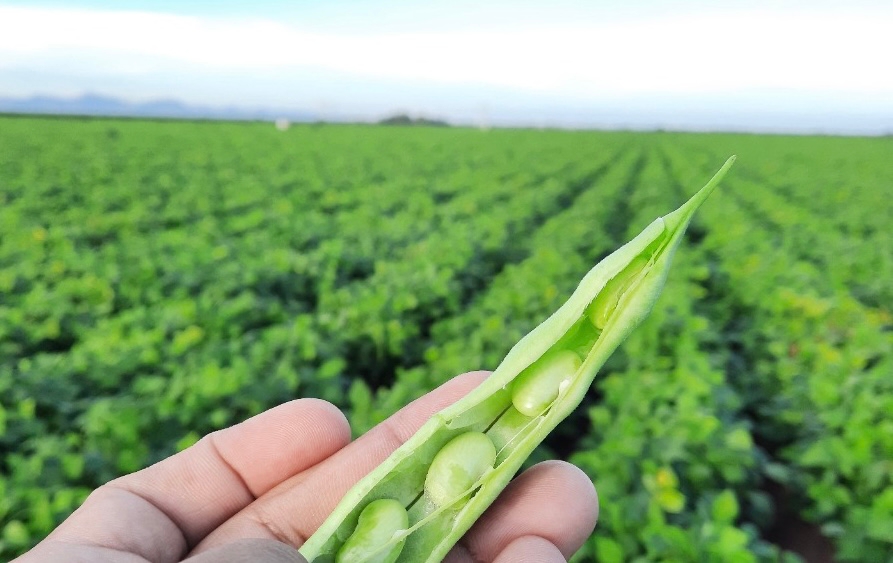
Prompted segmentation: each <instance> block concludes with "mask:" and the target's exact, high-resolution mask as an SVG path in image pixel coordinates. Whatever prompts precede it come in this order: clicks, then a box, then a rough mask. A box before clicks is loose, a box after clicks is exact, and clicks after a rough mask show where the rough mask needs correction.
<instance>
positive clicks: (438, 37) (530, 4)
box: [0, 0, 893, 133]
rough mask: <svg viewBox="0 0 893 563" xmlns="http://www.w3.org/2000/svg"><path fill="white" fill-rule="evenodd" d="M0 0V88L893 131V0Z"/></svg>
mask: <svg viewBox="0 0 893 563" xmlns="http://www.w3.org/2000/svg"><path fill="white" fill-rule="evenodd" d="M843 4H844V3H842V2H822V1H813V2H791V1H785V0H776V1H772V2H764V1H760V0H752V1H749V2H738V1H730V2H715V1H714V2H705V1H697V0H689V1H683V2H657V1H626V2H608V1H601V2H596V1H588V2H582V1H571V0H553V1H551V2H534V1H528V0H521V1H515V2H507V1H498V2H483V1H481V0H477V1H471V0H459V1H452V2H444V1H437V0H433V1H427V2H419V1H416V2H410V1H406V0H353V1H327V2H323V1H312V2H308V1H291V2H282V1H274V0H259V1H254V2H236V1H232V0H218V1H214V2H211V1H204V2H175V1H172V0H165V1H148V0H144V1H136V2H126V1H112V0H93V1H71V2H62V1H55V2H53V1H48V2H40V1H37V2H4V1H3V0H0V97H3V96H13V97H23V96H29V95H34V94H49V95H60V96H77V95H79V94H82V93H84V92H98V93H103V94H108V95H113V96H118V97H121V98H125V99H128V100H133V101H141V100H149V99H155V98H176V99H180V100H183V101H186V102H190V103H196V104H204V105H211V106H223V105H238V106H243V107H275V108H282V109H283V110H287V109H291V110H309V111H311V112H316V113H318V114H319V115H321V116H326V115H341V116H350V117H356V118H360V119H376V118H378V117H381V116H383V115H387V114H389V113H392V112H395V111H408V112H410V113H415V114H425V115H430V116H436V117H445V118H448V119H451V120H453V121H457V122H464V123H474V122H479V121H488V122H490V123H494V124H518V125H563V126H633V127H655V126H662V127H674V128H690V129H722V128H736V129H747V128H751V129H754V130H795V131H810V130H812V131H841V132H874V133H882V132H888V131H890V130H893V73H890V72H889V71H888V70H887V69H888V68H889V65H890V56H891V53H893V34H891V33H890V31H889V30H890V29H893V5H891V3H890V2H877V1H849V2H847V3H846V6H845V7H844V6H843Z"/></svg>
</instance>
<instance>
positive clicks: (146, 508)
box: [15, 372, 598, 563]
mask: <svg viewBox="0 0 893 563" xmlns="http://www.w3.org/2000/svg"><path fill="white" fill-rule="evenodd" d="M487 375H488V374H487V372H472V373H467V374H464V375H460V376H458V377H456V378H454V379H452V380H450V381H449V382H447V383H445V384H444V385H442V386H441V387H439V388H438V389H436V390H434V391H432V392H431V393H429V394H427V395H425V396H424V397H421V398H420V399H418V400H416V401H414V402H412V403H410V404H409V405H407V406H406V407H404V408H403V409H402V410H400V411H399V412H397V413H396V414H394V415H393V416H392V417H390V418H389V419H388V420H386V421H385V422H383V423H381V424H379V425H378V426H376V427H375V428H374V429H372V430H371V431H369V432H368V433H366V434H365V435H363V436H362V437H360V438H358V439H357V440H355V441H353V442H351V434H350V427H349V426H348V423H347V420H346V419H345V417H344V415H343V414H342V413H341V411H339V410H338V409H337V408H336V407H334V406H333V405H331V404H330V403H327V402H325V401H321V400H318V399H297V400H294V401H291V402H289V403H285V404H283V405H280V406H278V407H275V408H273V409H270V410H268V411H266V412H264V413H261V414H259V415H257V416H255V417H253V418H250V419H248V420H246V421H245V422H242V423H241V424H237V425H235V426H232V427H230V428H227V429H224V430H220V431H217V432H214V433H212V434H209V435H207V436H205V437H204V438H203V439H202V440H200V441H199V442H198V443H196V444H195V445H193V446H192V447H190V448H188V449H186V450H185V451H183V452H181V453H178V454H176V455H174V456H172V457H170V458H168V459H165V460H163V461H161V462H159V463H157V464H155V465H153V466H151V467H148V468H146V469H143V470H142V471H139V472H137V473H133V474H130V475H126V476H124V477H120V478H118V479H115V480H114V481H111V482H109V483H107V484H105V485H103V486H102V487H99V488H98V489H96V490H95V491H94V492H93V493H92V494H91V495H90V496H89V497H88V498H87V500H86V501H85V502H84V504H83V505H82V506H81V507H80V508H78V509H77V510H76V511H75V512H74V513H73V514H72V515H71V516H70V517H69V518H68V519H67V520H65V521H64V522H63V523H62V524H61V525H60V526H59V527H58V528H56V529H55V530H54V531H53V532H52V533H51V534H50V535H49V536H48V537H47V538H46V539H44V540H43V541H42V542H41V543H40V544H38V545H37V546H35V547H34V548H33V549H32V550H31V551H29V552H28V553H25V554H24V555H22V556H21V557H20V558H18V559H16V560H15V561H16V562H17V563H37V562H41V563H48V562H51V563H53V562H62V561H65V562H76V561H77V562H80V561H83V562H87V561H91V562H92V561H106V562H122V563H123V562H127V563H138V562H146V561H151V562H153V563H155V562H158V563H168V562H174V561H183V560H184V559H185V560H188V561H189V562H190V563H209V562H211V561H215V562H224V563H237V562H243V561H244V562H247V561H261V562H277V563H278V562H280V561H281V562H291V563H297V562H302V563H303V562H304V559H303V558H302V557H301V556H300V555H299V554H298V552H297V550H296V548H297V547H300V546H301V545H302V544H303V543H304V541H305V540H306V539H307V538H308V537H309V536H310V535H311V534H312V533H313V531H314V530H316V529H317V528H318V527H319V525H320V524H322V522H323V520H324V519H325V518H326V516H328V514H329V513H330V512H331V511H332V510H333V509H334V507H335V505H336V504H337V503H338V501H339V500H340V499H341V497H342V496H343V495H344V493H346V492H347V490H348V489H349V488H350V487H351V486H352V485H353V484H354V483H356V482H357V481H358V480H359V479H360V478H362V477H363V476H364V475H365V474H366V473H368V472H369V471H371V470H372V469H373V468H374V467H375V466H377V465H378V464H380V463H381V462H382V461H383V460H384V459H385V458H386V457H387V456H388V455H389V454H390V453H391V452H393V451H394V450H395V449H396V448H397V447H398V446H400V445H401V444H402V443H403V442H405V441H406V440H408V439H409V438H410V436H412V434H413V433H414V432H415V431H416V430H417V429H418V428H419V427H420V426H421V425H422V424H423V423H424V422H425V421H426V420H427V419H428V418H429V417H430V416H431V415H432V414H434V413H435V412H437V411H439V410H441V409H443V408H444V407H446V406H447V405H449V404H452V403H453V402H455V401H456V400H458V399H459V398H461V397H462V396H464V395H465V394H466V393H468V392H469V391H471V390H472V389H473V388H474V387H475V386H477V385H478V384H479V383H480V382H481V381H483V380H484V379H485V378H486V377H487ZM597 518H598V497H597V496H596V493H595V488H594V487H593V485H592V482H591V481H590V480H589V478H588V477H587V476H586V475H585V474H584V473H583V472H582V471H581V470H579V469H578V468H576V467H574V466H573V465H570V464H568V463H565V462H559V461H548V462H544V463H540V464H538V465H536V466H534V467H532V468H530V469H529V470H527V471H526V472H524V473H522V474H521V475H519V476H518V477H517V478H516V479H515V480H514V481H513V482H512V483H511V484H510V485H509V486H508V487H507V488H506V489H505V490H504V491H503V492H502V494H501V495H500V496H499V498H498V499H497V500H496V502H494V503H493V505H492V506H491V507H490V508H489V509H488V510H487V512H485V513H484V515H483V516H482V517H481V518H480V519H479V520H478V522H477V523H476V524H475V525H474V526H473V527H472V528H471V530H469V531H468V533H467V534H466V535H465V536H464V537H463V538H462V540H460V542H459V543H458V544H457V545H456V546H455V547H454V548H453V550H452V551H451V552H450V554H449V555H448V557H447V559H446V561H448V562H452V563H460V562H468V563H472V562H475V563H477V562H483V561H487V562H489V561H493V562H509V561H513V562H530V563H532V562H550V563H551V562H562V561H566V559H567V558H568V557H570V556H571V554H573V553H574V552H575V551H576V550H578V549H579V548H580V546H581V545H582V544H583V542H584V541H585V540H586V538H587V537H589V534H591V533H592V530H593V529H594V527H595V523H596V519H597Z"/></svg>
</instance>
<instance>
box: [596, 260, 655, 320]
mask: <svg viewBox="0 0 893 563" xmlns="http://www.w3.org/2000/svg"><path fill="white" fill-rule="evenodd" d="M647 264H648V257H647V256H636V257H635V258H634V259H633V260H632V262H630V263H629V265H628V266H627V267H626V268H624V269H623V270H622V271H621V272H620V273H618V274H617V275H616V276H614V277H613V278H611V279H610V280H608V283H606V284H605V287H604V288H603V289H602V290H601V291H600V292H599V294H598V296H597V297H596V298H595V301H593V303H592V305H591V306H590V307H589V318H590V320H592V324H594V325H595V328H597V329H599V330H604V328H605V325H607V324H608V318H609V317H610V316H611V313H613V312H614V310H615V309H616V308H617V304H618V303H619V302H620V297H621V296H622V295H623V293H624V292H625V291H626V290H627V289H629V288H630V286H631V285H632V284H633V282H635V280H636V276H638V275H639V273H640V272H641V271H642V270H644V269H645V266H646V265H647Z"/></svg>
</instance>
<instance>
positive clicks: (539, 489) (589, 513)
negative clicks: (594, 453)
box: [447, 461, 598, 563]
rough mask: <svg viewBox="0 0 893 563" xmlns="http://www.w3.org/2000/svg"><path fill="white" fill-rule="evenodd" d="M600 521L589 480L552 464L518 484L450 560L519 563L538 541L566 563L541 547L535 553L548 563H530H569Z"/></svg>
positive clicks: (558, 463) (531, 471) (573, 469)
mask: <svg viewBox="0 0 893 563" xmlns="http://www.w3.org/2000/svg"><path fill="white" fill-rule="evenodd" d="M597 519H598V496H597V495H596V493H595V488H594V487H593V486H592V481H590V480H589V477H587V476H586V474H585V473H583V471H581V470H580V469H578V468H577V467H575V466H573V465H571V464H569V463H565V462H561V461H547V462H544V463H540V464H537V465H535V466H534V467H532V468H530V469H529V470H527V471H525V472H524V473H522V474H521V475H520V476H519V477H517V478H516V479H515V480H514V481H512V482H511V483H510V484H509V486H508V487H506V489H505V490H504V491H503V492H502V494H500V495H499V498H497V499H496V501H495V502H494V503H493V505H492V506H491V507H490V508H489V509H488V510H487V511H486V512H485V513H484V514H483V515H482V516H481V518H480V519H479V520H478V521H477V522H476V523H475V525H474V526H472V528H471V529H470V530H469V531H468V533H467V534H465V537H464V538H462V540H461V541H460V543H459V545H457V546H456V548H454V549H453V551H452V552H451V553H450V557H448V559H447V560H448V561H451V562H453V563H459V562H464V561H467V562H469V563H470V562H473V561H515V560H517V559H514V558H513V557H514V556H513V555H512V554H515V553H520V552H521V551H520V550H521V549H522V547H524V546H534V543H537V542H536V540H535V539H531V537H533V538H540V539H542V540H543V541H544V542H545V543H550V544H552V545H553V546H554V547H555V553H557V554H558V555H560V556H561V557H562V559H554V557H553V558H549V557H552V556H549V555H548V552H549V549H547V547H545V546H544V545H542V542H539V543H537V545H538V546H539V547H537V548H536V549H537V551H536V552H535V553H538V554H541V555H537V557H540V556H541V557H543V559H525V561H527V560H529V561H553V560H557V561H564V560H565V559H567V558H569V557H570V556H571V555H573V554H574V553H575V552H576V551H577V550H578V549H580V547H581V546H582V545H583V542H585V541H586V539H587V538H588V537H589V535H590V534H591V533H592V530H593V529H594V528H595V522H596V520H597ZM525 538H526V539H525ZM518 542H520V543H518ZM516 543H517V545H516ZM553 555H554V553H553Z"/></svg>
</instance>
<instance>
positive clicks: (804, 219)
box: [0, 117, 893, 563]
mask: <svg viewBox="0 0 893 563" xmlns="http://www.w3.org/2000/svg"><path fill="white" fill-rule="evenodd" d="M732 154H737V155H738V161H737V163H736V164H735V166H734V167H733V168H732V170H731V172H730V173H729V175H728V176H727V177H726V179H725V180H724V181H723V183H722V185H721V186H720V188H719V189H718V191H717V192H716V193H714V194H713V196H712V197H711V198H710V200H708V201H707V203H706V204H705V205H704V206H703V208H702V209H701V210H700V211H699V212H698V214H697V215H696V216H695V219H694V222H693V223H692V225H691V227H690V229H689V232H688V233H687V235H686V240H685V241H684V242H683V244H682V247H681V248H680V249H679V252H678V253H677V255H676V257H675V259H674V264H673V268H672V270H671V272H670V276H669V279H668V281H667V285H666V287H665V289H664V292H663V295H662V296H661V298H660V300H659V301H658V303H657V305H656V306H655V308H654V311H653V312H652V314H651V316H650V317H649V318H648V319H647V320H646V321H645V323H644V324H643V325H642V326H640V327H639V328H638V329H637V330H636V331H635V332H634V333H633V334H632V336H631V337H630V338H629V339H628V340H627V341H626V342H625V343H624V344H623V345H622V346H621V348H620V349H619V350H618V351H617V352H616V353H615V354H614V356H613V357H612V358H611V360H610V361H609V362H608V364H607V365H606V366H605V367H604V368H603V369H602V371H601V373H599V375H598V376H597V377H596V380H595V384H594V385H593V387H592V389H591V390H590V392H589V394H588V395H587V397H586V399H585V400H584V403H583V404H582V405H581V406H580V408H579V409H577V411H576V412H575V413H574V414H573V415H572V416H571V417H570V418H568V419H567V420H565V421H564V422H563V423H562V424H561V425H560V426H559V427H558V428H557V429H556V431H555V432H554V433H553V434H552V435H551V436H550V437H549V438H548V439H547V441H546V443H545V444H544V446H542V447H541V448H540V449H539V450H538V451H537V453H536V454H535V455H534V458H533V459H531V460H530V461H529V463H534V462H536V461H540V460H542V459H546V458H551V457H558V458H563V459H567V460H569V461H571V462H573V463H575V464H577V465H578V466H579V467H581V468H582V469H583V470H584V471H586V473H587V474H588V475H589V476H590V477H591V478H592V480H593V481H594V482H595V484H596V487H597V489H598V492H599V497H600V502H601V516H600V519H599V524H598V527H597V528H596V531H595V533H594V534H593V535H592V537H591V538H590V540H589V541H588V542H587V544H586V545H585V547H584V549H583V550H582V551H581V552H580V553H579V554H578V555H577V560H579V561H600V562H605V563H612V562H623V561H716V562H727V561H731V562H741V563H744V562H750V561H787V562H795V561H808V562H813V561H815V562H825V561H864V562H880V561H888V560H891V558H893V418H891V416H890V415H891V413H893V282H891V280H893V231H891V229H890V222H891V218H893V198H891V195H893V138H891V137H885V138H846V137H806V136H800V137H795V136H760V135H732V134H682V133H666V132H657V133H631V132H593V131H587V132H572V131H555V130H544V131H538V130H490V131H479V130H475V129H465V128H429V127H383V126H371V125H370V126H362V125H300V126H293V127H291V128H290V129H288V130H287V131H279V130H277V129H275V128H274V127H273V125H272V124H267V123H224V122H173V121H169V122H164V121H155V122H152V121H138V120H102V119H83V120H82V119H48V118H47V119H44V118H30V117H0V559H2V560H6V559H9V558H12V557H14V556H15V555H17V554H18V553H21V552H22V551H24V550H26V549H27V548H29V547H30V546H31V545H33V544H34V543H36V542H37V541H39V540H40V539H41V538H43V537H44V536H45V535H46V534H47V533H48V532H49V531H50V530H51V529H53V527H54V526H55V525H57V524H58V523H59V522H60V521H61V520H62V519H64V518H65V517H66V516H67V515H68V514H69V513H70V512H71V511H72V510H74V508H76V507H77V506H78V505H79V503H80V502H82V501H83V500H84V498H85V497H86V495H87V494H88V493H89V491H91V490H92V489H93V488H95V487H97V486H99V485H100V484H102V483H104V482H106V481H108V480H110V479H112V478H114V477H116V476H119V475H122V474H124V473H128V472H133V471H136V470H138V469H140V468H142V467H145V466H147V465H148V464H151V463H153V462H156V461H158V460H160V459H162V458H164V457H167V456H169V455H171V454H173V453H175V452H176V451H178V450H181V449H184V448H186V447H188V446H189V445H191V444H193V443H194V442H196V441H197V440H198V439H199V438H200V437H201V436H203V435H205V434H207V433H209V432H211V431H213V430H215V429H218V428H222V427H225V426H229V425H232V424H235V423H236V422H239V421H241V420H244V419H245V418H247V417H249V416H251V415H253V414H256V413H258V412H260V411H263V410H265V409H268V408H270V407H272V406H273V405H276V404H279V403H282V402H285V401H287V400H290V399H292V398H295V397H301V396H306V397H321V398H323V399H326V400H328V401H331V402H333V403H334V404H336V405H337V406H339V407H340V408H341V409H342V410H344V411H345V413H346V414H347V415H348V418H349V420H350V421H351V425H352V428H353V432H354V434H355V435H359V434H362V433H363V432H365V431H366V430H368V429H369V428H371V427H372V426H374V425H375V424H377V423H378V422H380V421H382V420H383V419H384V418H386V417H387V416H388V415H390V414H391V413H393V412H394V411H396V410H397V409H398V408H400V407H401V406H403V405H404V404H406V403H407V402H409V401H410V400H412V399H414V398H416V397H418V396H420V395H422V394H424V393H426V392H427V391H430V390H431V389H433V388H434V387H436V386H437V385H439V384H441V383H442V382H444V381H446V380H448V379H450V378H451V377H453V376H455V375H457V374H459V373H463V372H466V371H471V370H476V369H493V368H494V367H495V366H496V365H497V364H498V363H499V361H500V360H501V358H502V357H503V355H505V353H506V352H507V351H508V349H509V348H510V347H511V346H512V345H513V344H514V343H515V342H516V341H517V340H519V339H520V338H521V337H522V336H523V335H524V334H526V333H527V332H528V331H529V330H531V329H532V328H533V327H535V326H536V325H537V324H539V323H540V322H541V321H542V320H544V319H545V318H546V317H547V316H548V315H549V314H550V313H551V312H552V311H554V310H555V309H556V308H558V307H559V306H560V305H561V304H562V303H563V302H564V300H565V299H566V298H567V297H568V296H569V295H570V293H571V292H572V291H573V289H574V287H575V286H576V284H577V282H578V281H579V280H580V278H581V277H582V276H583V275H584V274H585V273H586V272H587V271H588V270H589V269H590V268H591V267H592V266H593V265H594V264H595V263H596V262H598V261H599V260H600V259H601V258H603V257H604V256H606V255H607V254H609V253H610V252H611V251H613V250H614V249H616V248H617V247H618V246H620V245H621V244H623V243H625V242H626V241H627V240H629V239H631V238H632V237H633V236H635V235H636V234H638V233H639V232H640V231H641V230H642V229H643V228H644V227H645V225H647V224H648V223H650V222H651V221H652V220H653V219H654V218H656V217H658V216H660V215H664V214H666V213H668V212H669V211H671V210H673V209H675V208H676V207H678V206H679V205H680V204H681V203H682V202H684V201H685V200H686V199H687V198H688V197H689V196H690V195H692V194H693V193H694V192H695V191H696V190H697V189H698V188H700V187H701V186H702V185H703V184H704V182H705V181H706V180H707V179H708V178H709V177H710V176H711V175H712V174H713V172H715V171H716V169H718V168H719V166H720V165H721V164H722V163H723V162H724V161H725V159H726V158H727V157H728V156H730V155H732ZM259 461H262V460H259Z"/></svg>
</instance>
